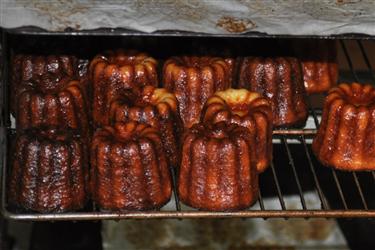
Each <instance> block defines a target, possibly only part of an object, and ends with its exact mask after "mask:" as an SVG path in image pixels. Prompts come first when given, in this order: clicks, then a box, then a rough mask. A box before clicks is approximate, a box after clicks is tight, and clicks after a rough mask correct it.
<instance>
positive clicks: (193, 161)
mask: <svg viewBox="0 0 375 250" xmlns="http://www.w3.org/2000/svg"><path fill="white" fill-rule="evenodd" d="M256 146H257V145H256V141H255V138H254V136H253V135H251V133H250V132H249V130H248V129H246V128H244V127H241V126H238V125H237V124H227V123H225V122H219V123H217V124H213V125H206V126H204V125H202V124H196V125H194V126H193V127H192V128H191V129H189V130H188V131H187V132H186V134H185V136H184V140H183V149H182V162H181V167H180V171H179V178H178V193H179V197H180V200H181V201H182V202H183V203H185V204H187V205H189V206H192V207H194V208H198V209H201V210H209V211H230V210H240V209H245V208H247V207H249V206H250V205H251V204H253V203H254V202H255V201H256V199H257V197H258V172H257V167H256V156H255V154H256V153H255V147H256Z"/></svg>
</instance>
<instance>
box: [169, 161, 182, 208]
mask: <svg viewBox="0 0 375 250" xmlns="http://www.w3.org/2000/svg"><path fill="white" fill-rule="evenodd" d="M170 172H171V176H172V185H173V195H174V201H175V206H176V210H177V211H181V205H180V198H179V197H178V192H177V181H176V177H177V175H176V171H175V169H174V167H173V166H171V167H170Z"/></svg>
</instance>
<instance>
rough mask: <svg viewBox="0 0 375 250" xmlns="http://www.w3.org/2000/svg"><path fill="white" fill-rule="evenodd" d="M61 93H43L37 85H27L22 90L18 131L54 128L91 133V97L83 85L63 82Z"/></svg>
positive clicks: (20, 90)
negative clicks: (89, 102) (89, 115)
mask: <svg viewBox="0 0 375 250" xmlns="http://www.w3.org/2000/svg"><path fill="white" fill-rule="evenodd" d="M59 84H60V89H55V90H54V91H53V92H52V91H48V92H44V91H43V90H40V89H39V88H38V87H37V86H36V85H35V83H34V82H28V83H26V82H24V83H23V84H22V87H20V88H19V89H18V93H17V96H18V103H17V108H16V110H17V112H16V114H15V116H16V126H17V130H18V131H20V130H24V129H28V128H41V127H54V128H60V129H66V128H70V129H75V130H77V131H79V132H82V133H83V134H87V133H88V131H89V124H88V108H87V106H88V104H87V96H86V93H85V89H84V87H83V84H82V83H81V82H79V81H76V80H67V79H64V80H61V81H60V82H59Z"/></svg>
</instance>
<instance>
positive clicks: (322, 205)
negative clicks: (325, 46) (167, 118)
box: [1, 40, 375, 221]
mask: <svg viewBox="0 0 375 250" xmlns="http://www.w3.org/2000/svg"><path fill="white" fill-rule="evenodd" d="M347 42H348V41H343V40H341V41H340V47H341V49H342V51H343V55H344V56H345V60H346V63H347V65H348V68H349V69H350V71H349V75H348V76H345V79H344V77H343V76H341V78H342V79H341V80H342V81H343V80H346V81H357V82H368V81H369V79H370V81H372V83H373V84H375V73H374V71H373V69H372V66H371V63H370V59H369V56H368V55H369V54H368V52H367V50H366V48H365V46H364V45H363V41H362V40H357V41H356V46H357V47H358V49H359V51H360V55H361V56H362V60H363V62H364V63H365V65H366V67H367V71H366V72H364V73H365V74H362V73H363V72H361V74H359V73H358V72H357V71H356V68H355V66H354V65H353V61H352V57H351V53H350V52H351V51H349V50H348V47H347ZM308 103H309V109H310V117H309V120H310V121H312V122H311V124H310V127H306V128H304V129H288V130H274V131H273V134H274V138H273V139H274V142H275V143H274V151H275V153H274V161H273V163H272V164H271V166H270V167H269V169H268V170H267V171H266V172H265V173H263V174H261V176H260V180H259V182H260V189H259V199H258V202H257V203H256V204H255V205H254V206H253V207H251V208H250V209H248V210H244V211H238V212H206V211H198V210H194V209H191V208H188V207H186V206H184V205H183V204H182V203H180V201H179V198H178V195H177V192H176V174H175V173H174V170H173V169H172V170H171V171H172V172H173V184H174V196H173V197H172V200H171V202H170V203H169V204H168V205H167V206H166V207H164V208H162V209H161V210H157V211H142V212H103V211H99V210H97V209H96V208H95V206H94V208H92V209H87V210H84V211H80V212H72V213H62V214H55V213H53V214H52V213H51V214H38V213H26V212H19V211H13V210H10V209H9V207H8V206H7V202H6V193H7V192H6V185H5V183H6V169H7V166H6V165H7V164H6V163H7V159H6V152H3V157H2V160H3V162H2V164H3V171H2V191H1V195H2V213H3V215H4V217H6V218H8V219H15V220H33V221H40V220H106V219H113V220H119V219H129V218H135V219H151V218H224V217H243V218H246V217H247V218H250V217H263V218H271V217H284V218H288V217H301V218H309V217H336V218H339V217H375V195H374V194H375V193H374V191H375V190H374V186H375V185H374V184H375V172H374V171H372V172H341V171H337V170H334V169H331V168H326V167H323V166H321V165H320V164H319V162H318V161H317V160H316V159H315V157H314V155H313V154H312V151H311V147H310V143H309V140H310V141H311V138H313V136H314V135H315V134H316V131H317V128H318V127H319V120H320V112H321V111H320V110H319V109H316V108H315V107H313V105H312V102H311V100H310V99H309V100H308ZM10 134H11V130H10V129H7V135H8V136H9V135H10ZM2 143H6V140H5V139H4V138H3V140H2ZM310 194H314V195H316V196H317V197H318V200H319V201H318V202H313V203H311V201H310V200H309V198H308V197H307V196H309V195H310ZM296 195H297V196H296ZM291 196H293V197H298V200H299V202H298V203H299V206H298V207H295V206H294V207H291V206H290V204H289V203H288V201H287V200H288V197H291ZM272 197H273V198H272ZM275 197H276V199H277V200H278V202H277V203H274V202H273V203H270V202H269V201H270V199H272V200H275Z"/></svg>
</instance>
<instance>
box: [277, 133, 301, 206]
mask: <svg viewBox="0 0 375 250" xmlns="http://www.w3.org/2000/svg"><path fill="white" fill-rule="evenodd" d="M286 140H287V139H286V138H285V136H283V137H282V141H283V144H284V146H285V149H286V153H287V155H288V158H289V165H290V166H291V167H292V170H293V175H294V179H295V181H296V184H297V188H298V193H299V197H300V200H301V204H302V209H303V210H306V201H305V197H304V195H303V191H302V187H301V183H300V181H299V177H298V173H297V170H296V166H295V164H294V160H293V157H292V154H291V153H290V149H289V146H288V143H287V141H286Z"/></svg>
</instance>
